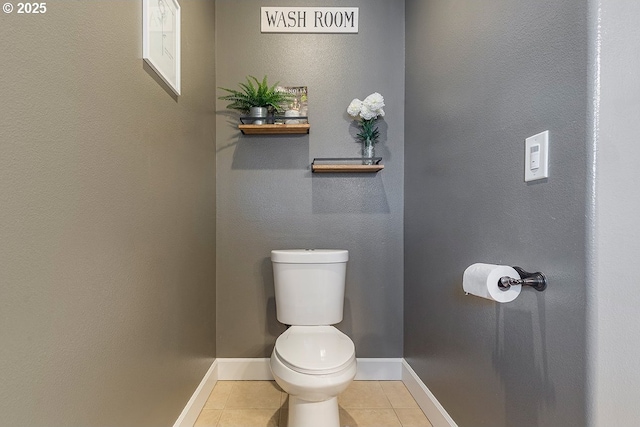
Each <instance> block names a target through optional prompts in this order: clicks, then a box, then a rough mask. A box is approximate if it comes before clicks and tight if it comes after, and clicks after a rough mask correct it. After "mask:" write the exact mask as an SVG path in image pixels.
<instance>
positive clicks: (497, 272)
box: [462, 263, 522, 302]
mask: <svg viewBox="0 0 640 427" xmlns="http://www.w3.org/2000/svg"><path fill="white" fill-rule="evenodd" d="M504 276H509V277H513V278H514V279H520V275H519V274H518V272H517V271H516V270H514V269H513V268H512V267H509V266H508V265H496V264H483V263H477V264H473V265H470V266H469V267H467V269H466V270H465V271H464V274H463V276H462V288H463V289H464V291H465V292H467V293H470V294H473V295H475V296H478V297H482V298H486V299H490V300H493V301H497V302H511V301H513V300H514V299H516V297H517V296H518V295H520V291H521V290H522V286H521V285H512V286H511V287H510V288H509V289H507V290H506V291H503V290H502V289H500V288H499V287H498V281H499V280H500V278H501V277H504Z"/></svg>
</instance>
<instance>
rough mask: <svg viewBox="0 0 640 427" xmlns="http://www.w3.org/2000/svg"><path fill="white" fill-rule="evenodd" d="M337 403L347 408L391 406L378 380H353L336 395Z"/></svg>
mask: <svg viewBox="0 0 640 427" xmlns="http://www.w3.org/2000/svg"><path fill="white" fill-rule="evenodd" d="M338 404H339V405H340V406H342V407H343V408H345V409H349V408H391V403H390V402H389V399H387V396H385V394H384V391H382V387H381V386H380V383H379V382H378V381H354V382H352V383H351V384H350V385H349V388H347V389H346V390H345V391H344V392H342V393H341V394H340V395H339V396H338Z"/></svg>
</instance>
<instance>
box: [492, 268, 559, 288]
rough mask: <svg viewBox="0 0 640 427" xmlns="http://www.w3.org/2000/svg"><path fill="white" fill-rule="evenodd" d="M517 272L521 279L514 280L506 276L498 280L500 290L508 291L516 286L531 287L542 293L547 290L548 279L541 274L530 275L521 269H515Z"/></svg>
mask: <svg viewBox="0 0 640 427" xmlns="http://www.w3.org/2000/svg"><path fill="white" fill-rule="evenodd" d="M513 269H514V270H515V271H517V272H518V274H519V275H520V279H514V278H513V277H509V276H504V277H501V278H500V280H498V288H500V289H502V290H503V291H506V290H507V289H509V288H511V286H514V285H521V286H530V287H532V288H533V289H535V290H536V291H539V292H542V291H544V290H545V289H547V277H546V276H545V275H544V274H543V273H541V272H539V271H538V272H536V273H529V272H528V271H524V270H523V269H522V268H520V267H513Z"/></svg>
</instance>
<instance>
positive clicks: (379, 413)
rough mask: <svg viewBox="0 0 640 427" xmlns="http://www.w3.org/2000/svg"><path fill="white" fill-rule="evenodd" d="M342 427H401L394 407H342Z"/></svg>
mask: <svg viewBox="0 0 640 427" xmlns="http://www.w3.org/2000/svg"><path fill="white" fill-rule="evenodd" d="M340 426H341V427H401V426H402V425H401V424H400V421H399V420H398V417H397V416H396V413H395V412H394V411H393V409H344V408H341V409H340Z"/></svg>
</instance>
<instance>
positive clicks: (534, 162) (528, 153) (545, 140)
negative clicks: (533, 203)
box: [524, 130, 549, 182]
mask: <svg viewBox="0 0 640 427" xmlns="http://www.w3.org/2000/svg"><path fill="white" fill-rule="evenodd" d="M543 178H549V131H548V130H545V131H544V132H541V133H539V134H537V135H533V136H530V137H529V138H527V139H526V140H525V141H524V181H525V182H529V181H536V180H538V179H543Z"/></svg>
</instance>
